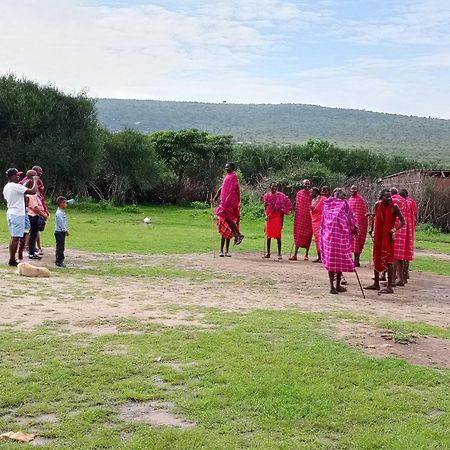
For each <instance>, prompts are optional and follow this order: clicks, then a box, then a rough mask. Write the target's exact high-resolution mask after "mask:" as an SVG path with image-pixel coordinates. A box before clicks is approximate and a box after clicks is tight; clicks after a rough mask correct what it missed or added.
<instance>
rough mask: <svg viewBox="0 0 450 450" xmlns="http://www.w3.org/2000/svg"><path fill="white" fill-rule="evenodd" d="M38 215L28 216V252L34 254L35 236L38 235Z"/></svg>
mask: <svg viewBox="0 0 450 450" xmlns="http://www.w3.org/2000/svg"><path fill="white" fill-rule="evenodd" d="M38 217H39V216H28V218H29V219H30V237H29V240H28V254H29V255H34V254H35V252H36V238H37V235H38Z"/></svg>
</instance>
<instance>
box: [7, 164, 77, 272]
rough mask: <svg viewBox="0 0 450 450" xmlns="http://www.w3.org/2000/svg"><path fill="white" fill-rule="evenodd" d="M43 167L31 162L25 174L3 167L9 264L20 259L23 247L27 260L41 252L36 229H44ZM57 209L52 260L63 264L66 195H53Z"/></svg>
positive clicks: (45, 221) (46, 218) (22, 254)
mask: <svg viewBox="0 0 450 450" xmlns="http://www.w3.org/2000/svg"><path fill="white" fill-rule="evenodd" d="M42 174H43V170H42V168H41V167H40V166H34V167H33V168H31V169H30V170H28V171H27V172H26V174H25V176H24V177H23V178H22V179H21V176H22V175H24V173H23V172H20V171H18V170H17V169H15V168H11V169H8V170H7V171H6V177H7V180H8V181H7V183H6V184H5V187H4V188H3V197H4V198H5V200H6V204H7V212H6V219H7V223H8V228H9V233H10V236H11V239H10V242H9V261H8V264H9V265H10V266H17V265H18V264H19V263H21V262H23V261H24V251H25V250H27V251H28V259H29V260H37V261H39V260H41V259H42V255H43V254H44V253H43V251H42V247H41V242H40V234H39V233H40V232H41V231H44V229H45V226H46V223H47V220H48V217H49V210H48V206H47V203H46V201H45V186H44V183H43V181H42ZM56 203H57V206H58V209H57V211H56V215H55V240H56V257H55V264H56V266H58V267H65V264H64V249H65V238H66V236H68V235H69V229H68V227H67V217H66V214H65V209H66V207H67V199H66V198H65V197H58V198H57V201H56Z"/></svg>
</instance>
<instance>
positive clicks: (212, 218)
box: [209, 195, 216, 259]
mask: <svg viewBox="0 0 450 450" xmlns="http://www.w3.org/2000/svg"><path fill="white" fill-rule="evenodd" d="M209 204H210V205H211V211H210V214H211V244H212V245H211V250H212V253H213V258H214V259H215V258H216V252H215V250H214V245H215V242H214V204H213V199H212V195H211V201H210V202H209Z"/></svg>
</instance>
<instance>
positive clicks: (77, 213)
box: [0, 206, 450, 450]
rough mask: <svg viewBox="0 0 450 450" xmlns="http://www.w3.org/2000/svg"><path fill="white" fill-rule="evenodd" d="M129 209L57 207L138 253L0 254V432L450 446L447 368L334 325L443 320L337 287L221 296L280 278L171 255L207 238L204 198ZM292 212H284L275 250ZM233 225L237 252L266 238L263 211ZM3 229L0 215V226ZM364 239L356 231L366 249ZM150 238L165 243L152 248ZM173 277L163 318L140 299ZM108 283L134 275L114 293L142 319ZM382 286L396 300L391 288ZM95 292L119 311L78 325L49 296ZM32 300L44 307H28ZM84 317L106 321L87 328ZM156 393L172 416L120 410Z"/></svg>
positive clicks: (175, 442)
mask: <svg viewBox="0 0 450 450" xmlns="http://www.w3.org/2000/svg"><path fill="white" fill-rule="evenodd" d="M93 208H94V207H93ZM141 209H142V211H138V210H136V208H133V207H129V208H123V209H110V208H106V209H103V210H102V209H99V210H97V211H92V210H91V211H81V210H79V209H69V210H68V219H69V225H70V228H71V236H70V237H69V238H68V239H67V247H68V248H69V249H71V248H74V249H78V250H86V251H88V252H89V253H92V254H94V253H103V252H117V253H133V254H135V253H138V254H140V256H139V258H141V259H142V260H143V264H142V265H141V261H140V259H139V258H137V259H130V260H126V261H125V263H124V262H121V261H109V262H108V260H106V262H105V260H101V259H95V255H91V256H92V260H89V259H87V260H86V262H85V263H83V264H84V265H83V266H80V267H74V268H69V269H68V270H66V271H60V272H57V273H56V274H55V275H54V277H53V278H52V279H50V281H48V282H44V284H43V285H42V286H38V285H37V283H39V281H34V280H24V281H21V282H20V281H18V278H12V277H13V275H12V273H11V272H10V271H9V269H7V268H6V267H5V266H2V267H0V272H1V273H0V276H1V277H3V278H2V280H0V288H1V289H2V292H3V293H4V296H3V297H2V298H1V299H0V307H1V308H2V311H3V313H4V314H6V313H7V312H8V309H9V308H18V313H19V314H22V319H23V321H20V320H19V321H18V322H17V323H5V321H4V320H2V319H1V314H0V352H1V355H2V357H1V358H0V432H5V431H9V430H14V431H19V430H21V431H26V432H36V433H37V434H38V441H37V442H38V444H40V445H39V447H38V448H43V449H80V450H81V449H83V450H84V449H129V450H131V449H133V450H134V449H143V450H144V449H289V450H290V449H389V450H391V449H394V450H395V449H399V450H415V449H417V450H419V449H436V450H437V449H444V448H450V434H449V429H450V414H449V407H450V403H449V398H448V393H449V390H450V371H449V370H448V368H444V367H440V366H438V365H437V366H436V365H435V366H429V365H419V364H412V363H410V362H407V361H406V360H405V359H402V358H400V357H392V356H388V357H374V356H371V355H369V354H367V353H366V352H365V351H363V349H362V347H361V348H359V347H356V348H355V347H353V346H351V345H349V344H347V343H346V342H343V341H341V340H339V339H336V337H335V336H334V335H333V330H334V328H335V326H336V325H337V324H338V323H341V321H342V320H346V321H350V322H355V323H359V324H361V323H362V324H366V325H370V326H372V327H383V328H389V329H390V330H393V333H394V337H395V339H399V340H404V341H408V340H409V339H410V338H411V337H413V336H415V335H418V336H429V337H428V340H430V339H431V337H435V338H440V339H442V341H441V343H440V344H439V345H440V346H442V345H444V344H443V342H444V343H445V342H446V341H447V340H448V339H449V338H450V328H449V327H446V326H443V325H440V324H439V323H437V322H433V321H429V320H428V316H427V315H419V316H417V317H419V319H414V318H413V319H410V320H401V319H400V318H399V317H394V316H390V315H384V316H383V315H379V314H378V315H377V314H376V313H374V312H373V311H372V309H366V310H365V311H361V312H349V311H347V310H344V309H342V307H341V306H342V305H343V303H342V302H343V300H342V299H345V297H339V299H338V300H336V301H337V304H336V307H335V309H333V305H331V306H330V307H329V309H328V310H327V311H325V310H324V311H321V312H306V311H302V310H300V309H294V307H293V306H291V307H288V308H285V309H281V308H273V307H272V308H271V309H270V310H269V309H265V308H264V307H263V306H260V307H257V308H255V309H252V310H242V311H239V312H238V311H236V310H233V308H231V309H232V310H231V311H230V310H227V308H225V305H226V304H227V299H228V296H233V295H240V294H234V293H235V292H239V293H245V292H247V291H248V295H249V298H252V297H256V296H265V295H273V296H274V298H278V297H281V298H282V297H283V295H285V294H283V292H285V293H286V292H288V291H283V290H282V286H280V285H278V284H277V283H275V281H273V280H272V279H271V278H269V277H268V275H267V274H261V276H251V277H250V276H249V275H246V274H244V273H243V274H234V275H233V274H229V273H225V272H223V273H219V272H218V271H217V270H213V268H211V270H207V269H202V268H201V267H198V268H196V269H195V270H194V269H192V268H189V267H186V266H183V265H181V263H180V264H179V265H177V264H178V263H177V261H176V260H175V259H174V260H172V259H170V258H176V256H175V255H176V254H180V253H182V254H187V255H185V258H187V259H189V254H190V253H198V252H212V251H213V250H214V251H217V245H218V236H217V233H216V230H215V227H212V226H211V225H212V223H211V220H210V212H209V211H208V210H202V209H192V208H181V207H173V206H165V207H155V206H148V207H145V206H144V207H141ZM146 216H148V217H150V218H151V219H152V223H151V225H149V226H147V225H145V224H144V223H143V218H144V217H146ZM52 225H53V219H52V218H51V219H50V222H49V226H48V228H47V229H46V231H45V232H44V233H43V242H44V246H47V245H50V244H52V243H53V237H52ZM291 225H292V222H291V218H288V219H287V221H286V228H285V230H286V232H285V241H284V253H285V254H287V253H289V250H290V247H291V242H292V241H291V229H292V228H291ZM242 230H243V232H244V233H245V235H246V238H245V240H244V243H243V244H242V249H241V248H238V249H236V252H241V251H249V250H254V251H258V252H261V254H262V252H263V221H262V220H254V219H252V220H250V219H249V218H246V217H243V220H242ZM7 239H8V237H7V234H6V232H5V229H4V227H1V228H0V241H1V242H3V243H6V242H7ZM417 240H418V245H419V246H420V247H421V248H423V249H426V250H428V251H430V252H436V251H437V252H442V253H445V254H448V253H449V247H450V236H449V235H444V234H439V235H437V234H431V235H430V233H428V234H427V233H426V232H418V234H417ZM369 252H370V248H368V247H367V248H366V251H365V256H366V257H368V255H369ZM69 254H70V250H69ZM161 254H171V255H173V256H169V257H167V258H168V259H161V260H158V258H161V257H160V256H158V255H161ZM149 255H150V256H149ZM444 256H445V255H444ZM153 257H154V258H155V259H156V261H155V262H154V264H152V263H151V261H152V258H153ZM144 258H146V259H145V260H144ZM192 258H195V255H193V256H192ZM209 259H210V260H212V261H214V260H213V258H209ZM217 259H221V258H217ZM225 259H226V258H225ZM161 261H162V262H161ZM164 261H169V262H170V265H168V264H166V263H164ZM69 263H70V261H69ZM273 263H274V264H275V266H276V265H277V263H276V262H273ZM286 265H287V266H289V267H291V266H292V265H291V264H288V263H286ZM311 266H315V265H314V264H311ZM280 267H281V266H280ZM298 267H300V266H298ZM414 268H415V269H417V270H423V271H429V272H435V273H440V274H444V275H450V261H449V260H445V259H439V260H438V259H435V258H433V257H431V256H420V257H418V258H417V259H416V261H415V262H414ZM430 276H431V275H430ZM433 276H435V275H433ZM441 278H443V277H441ZM136 283H137V284H138V287H136V286H135V285H136ZM177 285H179V286H180V287H179V290H178V291H175V290H173V292H179V294H177V295H178V296H179V298H178V302H174V303H173V304H169V305H168V306H167V305H166V306H165V307H166V308H167V311H166V313H167V315H168V317H171V316H176V315H177V314H178V313H179V312H180V311H183V314H184V317H186V320H184V321H183V322H182V323H181V324H178V325H173V324H172V325H163V324H162V323H160V322H158V321H157V320H155V319H156V318H157V314H156V312H155V311H156V310H155V311H153V309H152V308H155V307H156V306H158V304H159V302H163V299H162V297H163V291H162V290H159V291H158V289H161V287H162V288H163V289H164V288H165V289H167V290H168V291H170V292H169V293H168V294H167V297H168V298H169V299H171V298H172V297H173V296H174V295H175V294H173V295H172V293H171V292H172V291H171V289H175V287H176V286H177ZM117 286H122V287H123V288H124V290H123V292H124V293H126V294H128V291H127V288H128V287H129V288H130V289H131V287H133V286H134V287H135V288H136V290H135V291H133V292H135V294H130V296H128V295H126V296H125V297H123V303H125V304H127V307H128V308H131V309H130V311H131V310H133V308H135V309H136V311H137V312H138V311H139V308H138V306H139V301H138V294H139V295H140V296H141V298H142V299H144V300H143V301H144V303H143V304H144V308H143V309H144V311H141V313H143V312H145V310H147V312H148V314H147V316H146V317H147V318H146V319H144V318H142V317H141V316H138V315H135V312H132V313H130V314H129V315H128V316H124V315H122V314H121V313H120V311H122V309H120V308H122V303H120V301H119V300H120V295H122V294H117V295H116V296H114V295H113V294H114V289H116V288H117ZM174 286H175V287H174ZM308 286H309V285H308ZM288 287H289V286H288ZM143 289H145V290H146V291H145V292H143V291H142V290H143ZM280 289H281V290H280ZM299 289H300V288H299ZM235 290H236V291H235ZM279 290H280V291H279ZM217 291H223V293H224V297H223V304H224V307H223V308H222V307H218V306H216V307H214V308H213V307H206V306H204V304H203V303H202V302H201V297H202V294H201V292H204V296H205V298H206V297H207V296H209V295H212V294H211V292H214V293H217ZM130 292H131V291H130ZM189 292H192V293H193V294H192V295H194V294H195V295H197V296H200V303H199V304H197V305H193V304H190V303H189V298H190V297H189V295H190V294H189ZM292 295H293V298H295V297H296V295H297V294H296V293H295V292H294V293H293V294H292ZM298 295H300V296H301V295H305V293H304V292H303V291H299V294H298ZM10 297H11V298H15V299H16V300H15V303H14V304H13V303H11V302H9V299H10ZM377 301H378V300H377ZM380 301H381V302H383V304H386V302H389V301H390V302H392V303H396V302H398V303H401V302H399V301H398V299H395V298H394V297H393V298H392V299H391V300H384V299H383V301H382V300H380ZM317 302H318V303H319V300H317ZM339 302H341V303H339ZM352 303H353V304H355V305H357V302H356V301H353V302H352ZM103 304H108V305H109V310H110V311H112V312H113V313H115V312H116V311H117V313H116V314H114V315H112V313H111V315H110V316H108V317H107V316H106V315H103V312H100V313H99V314H97V316H96V317H97V319H95V320H93V319H90V320H85V321H84V323H81V324H80V327H81V328H80V329H81V330H82V331H83V332H79V331H70V329H67V328H65V327H66V326H67V324H68V321H67V320H54V319H51V318H52V317H53V316H52V314H53V313H54V312H55V311H56V310H58V309H59V308H61V309H62V308H63V307H64V308H70V307H71V306H72V305H73V314H74V315H75V314H82V313H83V312H82V311H81V312H80V310H81V309H83V308H84V307H85V308H86V309H88V308H91V309H92V308H93V309H95V308H101V307H103V306H102V305H103ZM219 304H220V303H219ZM39 305H41V308H42V309H35V308H39V307H40V306H39ZM399 307H401V305H399ZM411 308H414V306H411ZM36 311H44V313H37V312H36ZM101 311H103V310H101ZM133 311H134V310H133ZM56 312H57V311H56ZM94 312H95V311H94ZM69 313H70V309H69ZM36 314H43V317H41V318H40V320H39V321H38V322H39V324H38V325H35V326H33V327H32V328H29V329H27V328H24V327H23V326H21V322H26V320H31V319H28V317H29V316H30V315H31V316H32V315H36ZM443 314H445V311H444V312H443ZM198 317H202V319H201V323H197V322H198ZM433 317H435V316H433ZM31 322H32V321H31ZM83 326H85V327H86V328H84V329H83V328H82V327H83ZM96 327H97V328H98V329H101V328H102V327H106V330H107V332H106V333H104V334H100V333H98V334H96V333H91V332H90V331H89V330H90V329H91V328H94V329H95V328H96ZM108 327H111V329H109V328H108ZM108 330H109V331H108ZM424 340H425V341H426V340H427V339H426V338H424ZM384 342H385V341H384ZM382 345H385V344H382ZM386 345H388V344H386ZM445 345H446V344H445ZM155 404H157V405H166V406H165V407H166V408H168V410H170V413H171V414H172V415H174V416H175V417H177V418H178V419H179V420H182V422H183V426H180V427H177V426H175V427H174V426H155V425H149V424H146V423H142V422H141V421H140V420H138V419H136V418H133V417H132V418H130V416H127V415H126V414H125V416H124V415H123V412H124V410H125V412H126V411H127V408H128V409H130V410H132V409H133V408H134V407H135V406H138V407H143V406H145V405H150V406H151V405H153V407H155V406H154V405H155ZM167 405H169V406H167ZM16 448H28V446H27V445H26V444H25V445H23V444H17V443H13V442H6V441H0V449H8V450H9V449H16Z"/></svg>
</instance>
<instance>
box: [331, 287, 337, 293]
mask: <svg viewBox="0 0 450 450" xmlns="http://www.w3.org/2000/svg"><path fill="white" fill-rule="evenodd" d="M337 293H338V291H337V289H335V288H331V289H330V294H337Z"/></svg>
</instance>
